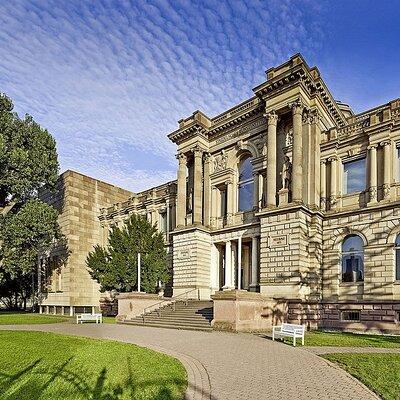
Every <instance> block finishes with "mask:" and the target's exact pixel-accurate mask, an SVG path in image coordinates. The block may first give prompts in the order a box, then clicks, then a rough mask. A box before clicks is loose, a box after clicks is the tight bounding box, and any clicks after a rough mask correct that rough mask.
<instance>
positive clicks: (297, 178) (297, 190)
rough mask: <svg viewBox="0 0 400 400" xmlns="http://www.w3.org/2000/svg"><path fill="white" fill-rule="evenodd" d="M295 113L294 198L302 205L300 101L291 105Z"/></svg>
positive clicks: (301, 123)
mask: <svg viewBox="0 0 400 400" xmlns="http://www.w3.org/2000/svg"><path fill="white" fill-rule="evenodd" d="M290 107H291V108H292V113H293V163H292V170H293V172H292V198H293V202H297V203H300V202H301V201H302V194H303V120H302V119H303V118H302V114H303V109H304V105H303V103H302V102H301V100H300V99H298V100H297V101H295V102H293V103H291V104H290Z"/></svg>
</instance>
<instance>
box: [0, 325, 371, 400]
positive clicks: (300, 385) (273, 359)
mask: <svg viewBox="0 0 400 400" xmlns="http://www.w3.org/2000/svg"><path fill="white" fill-rule="evenodd" d="M7 328H8V329H30V330H42V331H51V332H58V333H66V334H72V335H83V336H88V337H94V338H103V339H115V340H119V341H123V342H129V343H135V344H138V345H141V346H145V347H150V348H153V349H155V350H159V351H163V352H165V353H167V354H170V355H173V356H175V357H177V358H179V359H180V360H181V361H182V362H183V364H184V365H185V367H186V369H187V370H188V376H189V387H188V392H187V396H186V399H190V400H197V399H199V400H200V399H212V400H225V399H226V400H235V399H240V400H244V399H257V400H261V399H273V400H279V399H288V398H295V399H320V400H323V399H329V400H341V399H343V400H352V399H354V400H360V399H363V400H369V399H375V400H376V399H378V397H377V396H376V395H374V394H373V393H372V392H371V391H369V390H368V389H367V388H366V387H365V386H364V385H362V384H361V383H360V382H358V381H357V380H356V379H354V378H352V377H351V376H350V375H349V374H347V373H346V372H345V371H343V370H342V369H340V368H339V367H336V366H334V365H333V364H331V363H329V362H328V361H326V360H324V359H322V358H320V357H318V356H316V355H315V354H313V353H311V352H310V351H307V350H304V349H301V348H299V347H297V348H293V347H291V346H287V345H284V344H282V343H279V342H271V341H270V340H267V339H264V338H262V337H259V336H255V335H248V334H229V333H221V332H212V333H207V332H192V331H178V330H170V329H160V328H149V327H134V326H121V325H109V324H103V325H95V324H84V325H73V324H69V323H64V324H51V325H30V326H27V325H25V326H24V325H19V326H12V327H10V326H9V327H7V326H5V325H3V326H2V327H1V329H7Z"/></svg>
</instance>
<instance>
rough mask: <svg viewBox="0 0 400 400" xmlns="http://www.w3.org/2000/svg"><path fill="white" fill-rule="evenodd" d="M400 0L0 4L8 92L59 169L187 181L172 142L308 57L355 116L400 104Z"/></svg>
mask: <svg viewBox="0 0 400 400" xmlns="http://www.w3.org/2000/svg"><path fill="white" fill-rule="evenodd" d="M399 37H400V0H396V1H388V0H386V1H381V2H378V1H375V0H374V1H369V0H364V1H361V0H358V1H354V0H352V1H350V0H346V1H345V0H339V1H338V0H335V1H329V2H328V1H321V0H319V1H307V0H304V1H300V0H296V1H294V0H293V1H286V0H276V1H269V0H268V1H253V0H247V1H245V2H242V1H223V0H212V1H211V0H205V1H192V2H189V1H184V0H154V1H128V0H126V1H123V0H119V1H105V0H95V1H94V0H93V1H89V0H87V1H81V0H69V1H59V0H54V1H51V0H47V1H44V0H42V1H27V0H13V1H0V91H1V92H5V93H7V94H8V95H9V96H10V97H11V98H12V99H13V101H14V104H15V109H16V111H17V112H18V113H20V114H21V115H23V114H24V113H26V112H27V113H29V114H31V115H33V116H34V118H35V119H36V120H37V121H38V122H39V123H40V124H41V125H42V126H44V127H46V128H47V129H48V130H49V131H50V132H51V133H52V134H53V135H54V136H55V138H56V140H57V145H58V152H59V158H60V163H61V170H62V171H63V170H65V169H74V170H77V171H80V172H82V173H85V174H88V175H90V176H93V177H96V178H99V179H102V180H105V181H107V182H110V183H114V184H116V185H119V186H122V187H124V188H128V189H131V190H134V191H139V190H143V189H146V188H149V187H151V186H154V185H157V184H160V183H162V182H165V181H167V180H170V179H175V176H176V160H175V158H174V155H175V153H176V149H175V147H174V145H173V144H172V143H170V142H169V141H168V139H167V137H166V135H167V134H168V133H169V132H171V131H172V130H174V129H176V127H177V121H178V120H179V119H180V118H182V117H186V116H188V115H190V114H191V113H192V112H193V111H194V110H196V109H201V110H203V111H204V112H205V113H206V114H209V115H210V116H213V115H216V114H218V113H220V112H222V111H224V110H225V109H227V108H230V107H231V106H233V105H235V104H237V103H240V102H241V101H243V100H245V99H246V98H249V97H250V96H251V95H252V91H251V89H252V88H253V87H254V86H256V85H257V84H259V83H261V82H263V81H264V79H265V74H264V71H265V70H266V69H267V68H269V67H271V66H274V65H277V64H279V63H281V62H283V61H285V60H286V59H287V58H289V57H290V56H291V55H293V54H294V53H297V52H301V53H302V54H303V55H304V56H305V58H306V59H307V61H308V63H309V64H310V65H317V66H318V68H319V69H320V71H321V73H322V76H323V78H324V79H325V81H326V83H327V84H328V86H329V87H330V89H331V91H332V92H333V95H334V96H335V98H337V99H340V100H342V101H344V102H348V103H349V104H350V105H351V106H352V107H353V109H354V110H355V111H357V112H359V111H363V110H365V109H368V108H372V107H374V106H376V105H379V104H381V103H384V102H387V101H389V100H391V99H394V98H398V97H400V73H399V72H400V42H399Z"/></svg>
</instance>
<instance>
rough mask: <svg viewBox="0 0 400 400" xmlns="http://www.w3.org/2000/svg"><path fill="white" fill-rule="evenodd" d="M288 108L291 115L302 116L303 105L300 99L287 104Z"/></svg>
mask: <svg viewBox="0 0 400 400" xmlns="http://www.w3.org/2000/svg"><path fill="white" fill-rule="evenodd" d="M288 106H289V108H291V109H292V113H293V115H295V114H300V115H301V114H302V113H303V109H304V104H303V102H302V101H301V99H300V98H298V99H297V100H295V101H293V102H291V103H289V104H288Z"/></svg>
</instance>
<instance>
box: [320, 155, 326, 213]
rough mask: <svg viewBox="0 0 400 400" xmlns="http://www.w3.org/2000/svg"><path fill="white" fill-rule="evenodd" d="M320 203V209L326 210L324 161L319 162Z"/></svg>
mask: <svg viewBox="0 0 400 400" xmlns="http://www.w3.org/2000/svg"><path fill="white" fill-rule="evenodd" d="M320 185H321V191H320V193H321V202H320V207H321V210H323V211H324V210H325V209H326V160H322V161H321V182H320Z"/></svg>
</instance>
